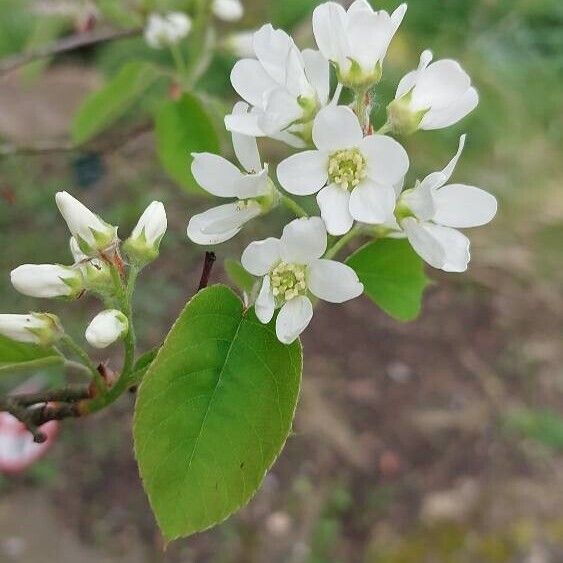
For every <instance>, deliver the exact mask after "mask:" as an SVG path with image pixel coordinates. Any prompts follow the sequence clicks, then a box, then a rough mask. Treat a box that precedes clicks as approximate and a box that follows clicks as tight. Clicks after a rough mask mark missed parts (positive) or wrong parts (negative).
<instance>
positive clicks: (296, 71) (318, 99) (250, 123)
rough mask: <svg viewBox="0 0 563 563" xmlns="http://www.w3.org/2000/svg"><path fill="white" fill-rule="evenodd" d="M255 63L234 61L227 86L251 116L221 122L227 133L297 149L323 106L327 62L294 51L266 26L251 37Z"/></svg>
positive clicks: (309, 51) (289, 42)
mask: <svg viewBox="0 0 563 563" xmlns="http://www.w3.org/2000/svg"><path fill="white" fill-rule="evenodd" d="M253 47H254V52H255V54H256V59H242V60H240V61H238V62H237V63H236V64H235V66H234V68H233V70H232V72H231V82H232V85H233V88H234V89H235V90H236V91H237V93H238V94H239V95H240V96H241V97H242V98H243V99H244V100H246V101H247V102H248V103H249V104H250V105H251V106H252V111H250V112H248V113H246V114H242V113H238V114H231V115H227V116H226V117H225V125H226V127H227V129H228V130H229V131H235V132H238V133H243V134H245V135H252V136H254V137H263V136H268V137H273V138H276V139H279V140H282V141H284V142H286V143H288V144H290V145H292V146H296V147H303V146H304V145H305V144H306V143H308V142H309V140H310V136H311V123H312V120H313V118H314V117H315V115H316V113H317V112H318V111H319V109H320V108H321V107H323V106H324V105H326V103H327V102H328V96H329V88H330V73H329V64H328V61H327V60H326V59H325V58H324V57H323V55H322V54H321V53H320V52H319V51H315V50H312V49H305V50H304V51H299V49H298V48H297V47H296V45H295V43H294V42H293V39H291V37H289V35H288V34H287V33H285V31H282V30H281V29H274V28H273V27H272V26H271V25H270V24H267V25H265V26H263V27H262V28H261V29H259V30H258V31H257V32H256V33H255V34H254V39H253Z"/></svg>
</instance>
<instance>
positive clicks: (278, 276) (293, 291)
mask: <svg viewBox="0 0 563 563" xmlns="http://www.w3.org/2000/svg"><path fill="white" fill-rule="evenodd" d="M269 275H270V285H271V287H272V294H273V295H274V297H275V298H276V299H277V300H278V301H280V302H283V301H289V300H290V299H293V298H294V297H297V296H298V295H304V294H305V293H306V292H307V283H306V281H305V266H302V265H300V264H291V263H288V262H283V261H282V262H279V263H278V264H277V265H276V266H275V267H274V268H273V269H272V270H271V272H270V274H269Z"/></svg>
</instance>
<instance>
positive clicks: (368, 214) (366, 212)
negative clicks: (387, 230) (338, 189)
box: [350, 181, 395, 225]
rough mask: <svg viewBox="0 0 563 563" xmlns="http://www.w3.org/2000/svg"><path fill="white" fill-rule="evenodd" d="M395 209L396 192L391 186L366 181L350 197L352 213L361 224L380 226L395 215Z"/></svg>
mask: <svg viewBox="0 0 563 563" xmlns="http://www.w3.org/2000/svg"><path fill="white" fill-rule="evenodd" d="M394 209H395V190H394V189H393V188H392V187H391V186H384V185H382V184H376V183H374V182H369V181H364V182H362V183H361V184H360V185H359V186H357V187H356V188H354V189H353V190H352V194H351V195H350V213H351V214H352V217H353V218H354V219H355V220H356V221H360V222H361V223H368V224H369V225H380V224H382V223H384V222H385V221H386V220H387V219H388V218H389V217H390V216H391V215H393V210H394Z"/></svg>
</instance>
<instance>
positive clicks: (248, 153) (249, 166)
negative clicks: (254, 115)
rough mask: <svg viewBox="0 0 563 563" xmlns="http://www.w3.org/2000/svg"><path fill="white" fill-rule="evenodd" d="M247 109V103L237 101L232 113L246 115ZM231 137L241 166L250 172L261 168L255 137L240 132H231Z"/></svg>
mask: <svg viewBox="0 0 563 563" xmlns="http://www.w3.org/2000/svg"><path fill="white" fill-rule="evenodd" d="M248 109H249V106H248V104H246V103H244V102H237V103H236V104H235V107H234V108H233V113H232V115H247V114H248ZM232 137H233V148H234V150H235V154H236V156H237V158H238V161H239V162H240V163H241V165H242V167H243V168H244V169H245V170H246V171H247V172H250V173H252V172H259V171H260V170H262V163H261V162H260V153H259V152H258V145H257V143H256V137H253V136H250V135H241V134H240V133H233V134H232Z"/></svg>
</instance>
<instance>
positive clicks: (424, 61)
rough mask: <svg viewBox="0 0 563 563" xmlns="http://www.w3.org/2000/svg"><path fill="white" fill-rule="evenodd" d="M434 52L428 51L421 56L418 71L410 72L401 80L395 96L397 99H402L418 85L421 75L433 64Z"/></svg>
mask: <svg viewBox="0 0 563 563" xmlns="http://www.w3.org/2000/svg"><path fill="white" fill-rule="evenodd" d="M432 57H433V55H432V51H430V50H428V49H426V50H425V51H423V52H422V54H421V55H420V62H419V64H418V68H417V69H416V70H412V71H411V72H408V73H407V74H405V76H403V78H401V81H400V82H399V86H398V87H397V93H396V94H395V99H397V98H400V97H402V96H404V95H405V94H407V93H408V92H409V91H410V90H412V88H413V87H414V86H415V84H416V80H417V78H418V76H419V75H420V73H421V72H422V71H423V70H424V69H425V68H426V67H427V66H428V65H429V64H430V63H431V62H432Z"/></svg>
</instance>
